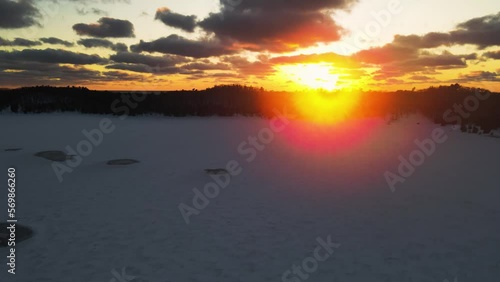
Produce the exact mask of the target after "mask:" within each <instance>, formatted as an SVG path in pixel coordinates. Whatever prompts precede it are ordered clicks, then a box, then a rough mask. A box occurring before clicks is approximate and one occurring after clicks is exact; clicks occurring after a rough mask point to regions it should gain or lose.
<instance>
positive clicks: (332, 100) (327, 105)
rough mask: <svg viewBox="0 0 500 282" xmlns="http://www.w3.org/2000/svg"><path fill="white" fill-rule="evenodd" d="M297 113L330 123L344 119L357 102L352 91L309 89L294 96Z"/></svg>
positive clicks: (313, 119)
mask: <svg viewBox="0 0 500 282" xmlns="http://www.w3.org/2000/svg"><path fill="white" fill-rule="evenodd" d="M294 101H295V106H296V108H297V110H298V112H299V114H300V115H301V116H302V117H303V118H304V119H305V120H308V121H311V122H314V123H321V124H331V123H336V122H338V121H341V120H344V119H345V118H346V116H348V115H349V114H350V113H351V112H352V111H353V110H354V107H355V106H356V104H357V101H358V99H357V94H356V93H353V92H336V93H333V92H324V91H309V92H307V93H302V94H297V95H296V96H295V100H294Z"/></svg>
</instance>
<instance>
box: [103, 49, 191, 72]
mask: <svg viewBox="0 0 500 282" xmlns="http://www.w3.org/2000/svg"><path fill="white" fill-rule="evenodd" d="M110 60H112V61H114V62H115V63H116V64H113V65H109V66H107V67H106V68H108V69H120V70H129V71H133V72H141V73H154V74H174V73H181V72H183V71H182V69H181V68H179V67H177V65H178V64H180V63H185V62H187V61H188V59H186V58H184V57H181V56H174V55H165V56H162V57H157V56H149V55H142V54H137V53H129V52H121V53H117V54H115V55H112V56H110Z"/></svg>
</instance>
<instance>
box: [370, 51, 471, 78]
mask: <svg viewBox="0 0 500 282" xmlns="http://www.w3.org/2000/svg"><path fill="white" fill-rule="evenodd" d="M476 57H477V55H476V54H474V53H473V54H464V55H454V54H452V53H450V52H448V51H444V52H443V53H441V54H433V53H429V52H421V53H419V54H418V55H417V56H415V57H411V58H407V59H405V60H398V61H391V62H389V63H385V64H382V65H380V70H378V71H376V72H375V73H374V74H375V75H374V77H373V78H374V79H376V80H384V79H385V80H387V79H389V78H393V77H402V76H404V75H406V74H413V73H434V74H435V73H436V72H437V71H440V70H447V69H457V68H466V67H467V60H474V59H475V58H476Z"/></svg>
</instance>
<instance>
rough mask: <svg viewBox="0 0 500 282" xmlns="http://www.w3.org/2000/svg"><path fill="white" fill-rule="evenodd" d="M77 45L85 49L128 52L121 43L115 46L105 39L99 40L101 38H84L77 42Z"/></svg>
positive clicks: (125, 46)
mask: <svg viewBox="0 0 500 282" xmlns="http://www.w3.org/2000/svg"><path fill="white" fill-rule="evenodd" d="M77 43H78V44H79V45H82V46H84V47H86V48H107V49H111V50H113V51H116V52H125V51H128V46H127V45H125V44H123V43H116V44H115V43H113V42H111V41H109V40H107V39H101V38H84V39H80V40H78V42H77Z"/></svg>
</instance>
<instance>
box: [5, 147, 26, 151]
mask: <svg viewBox="0 0 500 282" xmlns="http://www.w3.org/2000/svg"><path fill="white" fill-rule="evenodd" d="M22 149H23V148H11V149H5V152H17V151H21V150H22Z"/></svg>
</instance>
